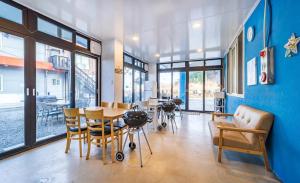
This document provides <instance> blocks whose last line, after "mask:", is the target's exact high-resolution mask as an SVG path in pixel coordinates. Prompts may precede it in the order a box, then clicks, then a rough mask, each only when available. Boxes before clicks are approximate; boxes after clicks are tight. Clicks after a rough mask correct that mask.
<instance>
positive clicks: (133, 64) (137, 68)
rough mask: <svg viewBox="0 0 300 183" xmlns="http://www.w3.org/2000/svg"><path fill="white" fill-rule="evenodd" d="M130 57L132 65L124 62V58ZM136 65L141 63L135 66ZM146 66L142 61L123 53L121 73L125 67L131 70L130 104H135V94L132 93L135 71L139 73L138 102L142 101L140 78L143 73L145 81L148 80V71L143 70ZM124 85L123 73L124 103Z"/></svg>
mask: <svg viewBox="0 0 300 183" xmlns="http://www.w3.org/2000/svg"><path fill="white" fill-rule="evenodd" d="M126 56H127V57H130V58H131V59H132V64H129V63H128V62H125V57H126ZM136 63H141V64H138V65H136ZM146 65H148V63H146V62H144V61H142V60H141V59H138V58H136V57H134V56H131V55H130V54H128V53H126V52H124V53H123V71H124V68H125V67H128V68H131V69H132V98H131V103H135V92H134V74H135V72H134V71H135V70H138V71H140V101H142V87H141V86H142V79H141V78H142V77H141V75H142V74H141V73H142V72H143V73H145V81H147V80H148V71H147V70H146V69H145V66H146ZM124 83H125V79H124V72H123V88H122V91H123V102H125V95H124V94H125V90H124Z"/></svg>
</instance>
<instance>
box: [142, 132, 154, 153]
mask: <svg viewBox="0 0 300 183" xmlns="http://www.w3.org/2000/svg"><path fill="white" fill-rule="evenodd" d="M142 132H143V134H144V137H145V140H146V142H147V145H148V148H149V150H150V153H151V154H152V150H151V147H150V144H149V142H148V139H147V136H146V134H145V131H144V128H143V127H142Z"/></svg>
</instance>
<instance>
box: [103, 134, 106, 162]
mask: <svg viewBox="0 0 300 183" xmlns="http://www.w3.org/2000/svg"><path fill="white" fill-rule="evenodd" d="M106 141H107V139H106V138H105V137H104V136H103V135H102V160H103V164H106Z"/></svg>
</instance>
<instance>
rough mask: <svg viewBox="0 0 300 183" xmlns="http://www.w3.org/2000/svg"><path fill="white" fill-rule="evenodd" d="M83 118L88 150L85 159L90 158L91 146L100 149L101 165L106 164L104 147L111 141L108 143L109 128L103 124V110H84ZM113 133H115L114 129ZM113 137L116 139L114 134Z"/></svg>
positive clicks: (109, 136)
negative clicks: (85, 125) (84, 118)
mask: <svg viewBox="0 0 300 183" xmlns="http://www.w3.org/2000/svg"><path fill="white" fill-rule="evenodd" d="M85 117H86V123H87V126H88V128H87V141H88V150H87V155H86V159H87V160H88V159H89V158H90V150H91V144H95V145H97V146H101V147H102V158H103V163H104V164H105V162H106V147H107V144H108V143H109V142H111V141H108V139H109V138H111V127H110V126H106V125H105V122H104V116H103V110H102V109H101V110H96V111H95V110H85ZM114 131H116V130H115V129H114ZM115 137H116V138H117V137H118V133H116V135H115Z"/></svg>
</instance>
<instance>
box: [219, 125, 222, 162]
mask: <svg viewBox="0 0 300 183" xmlns="http://www.w3.org/2000/svg"><path fill="white" fill-rule="evenodd" d="M222 145H223V130H220V137H219V151H218V162H219V163H221V161H222Z"/></svg>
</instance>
